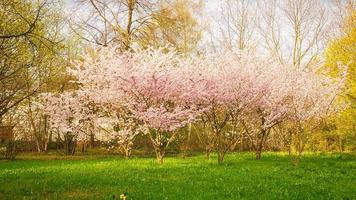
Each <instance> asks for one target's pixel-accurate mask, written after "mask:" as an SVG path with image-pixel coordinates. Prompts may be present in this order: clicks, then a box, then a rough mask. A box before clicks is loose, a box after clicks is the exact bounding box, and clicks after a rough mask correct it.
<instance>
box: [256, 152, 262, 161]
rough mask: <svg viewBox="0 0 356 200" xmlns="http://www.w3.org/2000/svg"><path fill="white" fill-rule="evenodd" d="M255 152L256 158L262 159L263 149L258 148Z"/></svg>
mask: <svg viewBox="0 0 356 200" xmlns="http://www.w3.org/2000/svg"><path fill="white" fill-rule="evenodd" d="M255 154H256V160H260V159H261V154H262V151H261V150H257V151H256V152H255Z"/></svg>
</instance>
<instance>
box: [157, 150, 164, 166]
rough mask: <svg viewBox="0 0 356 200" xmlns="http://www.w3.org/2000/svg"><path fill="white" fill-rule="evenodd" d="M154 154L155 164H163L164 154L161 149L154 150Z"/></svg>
mask: <svg viewBox="0 0 356 200" xmlns="http://www.w3.org/2000/svg"><path fill="white" fill-rule="evenodd" d="M155 152H156V159H157V162H158V163H159V164H163V157H164V154H165V150H164V149H163V148H159V147H158V148H156V149H155Z"/></svg>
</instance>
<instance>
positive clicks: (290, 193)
mask: <svg viewBox="0 0 356 200" xmlns="http://www.w3.org/2000/svg"><path fill="white" fill-rule="evenodd" d="M53 158H56V159H53ZM124 192H125V193H126V195H127V199H356V155H351V154H324V155H316V154H308V155H305V156H304V157H303V158H302V161H301V163H300V165H299V166H293V165H292V164H291V161H290V158H289V157H288V156H286V155H282V154H277V153H267V154H264V155H263V158H262V160H255V159H254V156H253V155H252V154H249V153H243V154H241V153H240V154H239V153H235V154H229V155H227V157H226V160H225V163H224V164H223V165H218V164H217V163H216V160H215V159H212V160H210V161H207V160H205V159H204V157H203V156H202V155H198V156H193V157H188V158H185V159H183V158H179V157H169V158H166V159H165V163H164V164H163V165H159V164H157V163H156V162H155V161H154V159H153V158H133V159H130V160H124V159H122V158H120V157H117V156H72V157H64V156H63V157H50V156H47V157H46V156H44V157H41V156H38V157H33V156H32V157H30V156H27V157H26V156H22V157H21V156H20V157H19V160H16V161H13V162H9V161H0V199H113V196H114V195H115V196H120V194H122V193H124Z"/></svg>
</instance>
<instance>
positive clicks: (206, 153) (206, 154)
mask: <svg viewBox="0 0 356 200" xmlns="http://www.w3.org/2000/svg"><path fill="white" fill-rule="evenodd" d="M210 154H211V148H210V147H209V146H206V147H205V159H207V160H210Z"/></svg>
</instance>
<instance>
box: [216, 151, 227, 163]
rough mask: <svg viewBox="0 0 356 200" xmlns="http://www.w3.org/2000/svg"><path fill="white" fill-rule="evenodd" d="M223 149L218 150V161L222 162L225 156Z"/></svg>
mask: <svg viewBox="0 0 356 200" xmlns="http://www.w3.org/2000/svg"><path fill="white" fill-rule="evenodd" d="M225 154H226V152H225V151H219V152H218V163H219V164H222V163H223V162H224V158H225Z"/></svg>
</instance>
